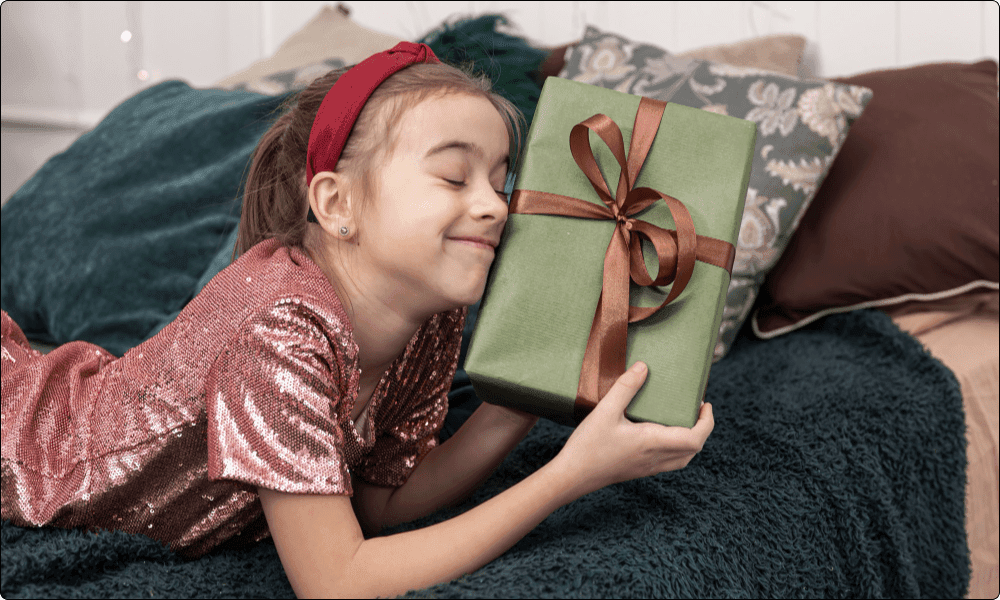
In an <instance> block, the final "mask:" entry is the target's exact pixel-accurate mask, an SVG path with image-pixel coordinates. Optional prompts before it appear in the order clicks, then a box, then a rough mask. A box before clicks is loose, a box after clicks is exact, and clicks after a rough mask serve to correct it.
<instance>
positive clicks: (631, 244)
mask: <svg viewBox="0 0 1000 600" xmlns="http://www.w3.org/2000/svg"><path fill="white" fill-rule="evenodd" d="M666 106H667V104H666V102H661V101H658V100H652V99H650V98H642V100H641V101H640V102H639V110H638V112H637V113H636V115H635V124H634V127H633V129H632V143H631V145H630V148H629V152H628V158H627V159H626V155H625V142H624V140H623V138H622V133H621V130H620V129H619V128H618V125H617V124H615V122H614V121H613V120H611V118H609V117H608V116H606V115H603V114H597V115H594V116H592V117H590V118H589V119H587V120H586V121H583V122H582V123H578V124H577V125H574V126H573V129H572V130H571V131H570V135H569V146H570V152H571V153H572V154H573V159H574V160H575V161H576V164H577V166H579V167H580V170H581V171H583V173H584V175H586V176H587V179H588V180H590V184H591V185H592V186H593V187H594V191H596V192H597V195H598V196H599V197H600V198H601V201H602V202H603V203H604V206H600V205H598V204H594V203H592V202H588V201H586V200H581V199H579V198H573V197H570V196H562V195H559V194H550V193H547V192H539V191H535V190H515V191H514V194H513V195H512V197H511V201H510V207H509V209H508V210H509V212H510V213H518V214H527V215H558V216H566V217H580V218H584V219H611V220H614V221H616V222H617V225H616V227H615V231H614V234H612V236H611V243H610V244H609V245H608V249H607V252H606V253H605V256H604V280H603V284H602V288H601V296H600V298H599V299H598V301H597V310H596V312H595V313H594V321H593V324H592V325H591V327H590V336H589V338H588V339H587V348H586V350H585V351H584V355H583V367H582V369H581V371H580V384H579V386H578V387H577V392H576V402H575V409H574V410H575V414H576V417H577V419H582V418H583V417H585V416H586V415H587V413H589V412H590V411H591V410H593V408H594V406H596V405H597V402H598V401H599V400H600V399H601V398H603V397H604V396H605V395H606V394H607V393H608V390H610V389H611V386H612V385H613V384H614V383H615V381H616V380H617V379H618V377H619V376H620V375H621V374H622V373H624V372H625V347H626V341H627V337H628V324H629V323H635V322H636V321H641V320H643V319H645V318H647V317H650V316H651V315H653V314H655V313H656V312H657V311H659V310H660V309H662V308H663V307H664V306H666V305H667V304H669V303H670V302H672V301H673V300H674V299H675V298H677V296H679V295H680V293H681V292H682V291H683V290H684V287H685V286H687V284H688V281H690V279H691V274H692V272H693V271H694V263H695V260H700V261H702V262H705V263H708V264H711V265H715V266H717V267H720V268H723V269H726V271H728V272H729V273H732V270H733V260H734V258H735V256H736V249H735V248H734V247H733V245H732V244H730V243H729V242H726V241H724V240H718V239H715V238H710V237H706V236H702V235H697V234H696V233H695V228H694V221H692V219H691V215H690V213H688V210H687V208H685V207H684V205H683V204H682V203H681V202H680V201H679V200H677V199H676V198H674V197H672V196H668V195H666V194H664V193H662V192H659V191H657V190H654V189H652V188H647V187H641V188H633V187H632V186H633V185H635V181H636V179H637V178H638V176H639V171H640V170H641V169H642V165H643V163H644V162H645V161H646V155H647V154H649V150H650V148H651V147H652V145H653V140H654V139H655V137H656V132H657V129H659V126H660V119H661V118H662V117H663V111H664V109H665V108H666ZM590 131H593V132H594V133H596V134H597V135H598V136H600V138H601V139H602V140H603V141H604V143H605V144H607V146H608V148H610V149H611V152H612V153H613V154H614V156H615V159H616V160H617V161H618V164H619V165H620V166H621V176H620V177H619V178H618V189H617V192H616V194H615V195H614V196H612V195H611V192H610V190H609V189H608V185H607V183H605V181H604V176H603V175H602V174H601V170H600V168H599V167H598V166H597V161H596V160H595V159H594V153H593V150H592V149H591V147H590ZM661 198H662V199H663V201H664V202H665V203H666V205H667V209H668V210H669V211H670V215H671V217H672V218H673V220H674V225H675V227H676V228H677V229H676V231H671V230H667V229H663V228H661V227H658V226H656V225H653V224H651V223H648V222H646V221H642V220H640V219H633V218H630V217H631V216H632V215H634V214H636V213H638V212H641V211H643V210H645V209H646V208H648V207H649V206H651V205H652V204H654V203H655V202H656V201H657V200H659V199H661ZM635 236H640V237H643V238H646V239H647V240H649V241H650V242H651V243H652V244H653V248H655V250H656V255H657V259H658V262H659V268H658V272H657V274H656V278H655V279H653V278H651V277H650V276H649V273H648V272H647V271H646V263H645V260H644V258H643V254H642V244H641V243H640V241H639V240H637V239H635ZM630 279H631V280H633V281H635V282H636V284H638V285H643V286H651V285H652V286H663V285H667V284H669V283H671V282H673V286H672V287H671V289H670V292H669V293H668V294H667V297H666V298H665V299H664V300H663V303H661V304H660V305H659V306H654V307H640V306H632V305H630V304H629V280H630Z"/></svg>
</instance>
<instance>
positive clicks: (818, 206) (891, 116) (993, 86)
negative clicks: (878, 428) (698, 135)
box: [753, 60, 1000, 337]
mask: <svg viewBox="0 0 1000 600" xmlns="http://www.w3.org/2000/svg"><path fill="white" fill-rule="evenodd" d="M841 81H843V82H844V83H846V84H850V85H858V86H865V87H868V88H871V89H872V90H874V91H875V99H874V100H872V101H871V102H870V103H869V105H868V107H867V109H866V110H865V115H864V117H862V118H861V119H860V120H859V121H858V122H857V123H856V124H855V127H854V128H853V129H852V132H851V136H850V137H849V138H848V140H847V141H846V143H845V144H844V147H843V150H842V152H841V153H840V157H839V158H838V159H837V164H836V165H834V167H833V169H832V170H831V171H830V175H829V177H827V179H826V182H825V183H824V184H823V188H822V189H821V190H820V192H819V194H817V196H816V199H815V201H814V206H813V208H811V209H810V210H809V212H808V213H806V215H805V216H804V217H803V219H802V222H801V224H800V225H799V230H798V232H797V233H796V234H795V236H794V237H793V238H792V241H791V243H790V244H789V246H788V249H787V251H786V252H785V254H784V256H783V257H782V259H781V261H780V262H779V263H778V265H777V266H776V267H775V268H774V270H773V271H772V272H771V274H770V275H769V276H768V279H767V283H766V284H765V286H764V288H763V290H762V294H761V299H760V304H759V305H758V308H757V309H756V311H755V312H754V316H753V324H754V330H755V332H757V333H758V335H761V336H762V337H774V336H777V335H780V334H782V333H785V332H788V331H791V330H793V329H796V328H798V327H801V326H802V325H804V324H806V323H809V322H810V321H813V320H815V319H817V318H819V317H821V316H823V315H826V314H830V313H832V312H842V311H848V310H853V309H855V308H861V307H871V306H887V305H893V304H900V303H903V302H908V301H933V300H939V299H941V298H945V297H949V296H955V295H959V294H963V293H966V292H969V291H971V290H976V289H992V290H996V289H998V273H1000V267H998V256H1000V244H998V238H1000V235H998V221H1000V216H998V211H997V201H998V192H997V189H998V188H997V180H998V178H1000V166H998V164H1000V152H998V147H1000V144H998V137H1000V133H998V132H1000V129H998V116H997V112H998V110H1000V106H998V101H997V63H996V62H994V61H991V60H987V61H982V62H978V63H975V64H956V63H949V64H929V65H921V66H917V67H911V68H906V69H893V70H887V71H875V72H871V73H863V74H859V75H855V76H852V77H849V78H845V79H843V80H841Z"/></svg>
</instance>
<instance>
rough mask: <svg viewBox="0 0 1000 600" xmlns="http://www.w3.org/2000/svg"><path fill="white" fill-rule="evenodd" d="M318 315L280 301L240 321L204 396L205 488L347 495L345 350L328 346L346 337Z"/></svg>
mask: <svg viewBox="0 0 1000 600" xmlns="http://www.w3.org/2000/svg"><path fill="white" fill-rule="evenodd" d="M324 310H326V309H324V308H323V307H320V306H311V305H310V304H309V303H308V302H307V301H305V300H302V299H297V298H296V299H287V300H283V301H279V302H277V303H276V304H275V305H274V306H273V307H272V308H270V309H268V310H265V311H261V312H260V313H258V314H254V315H251V316H250V317H248V319H247V320H246V321H244V323H243V325H242V326H241V327H240V328H239V330H238V332H237V334H236V335H235V337H234V339H233V341H232V342H231V343H229V344H227V345H226V347H225V348H224V350H223V351H222V353H221V354H220V355H219V357H218V359H217V360H216V362H215V364H214V365H213V366H212V368H211V370H210V372H209V376H208V382H207V388H206V393H207V396H206V402H207V408H208V475H209V477H210V478H212V479H231V480H236V481H241V482H245V483H249V484H252V485H255V486H259V487H264V488H268V489H274V490H278V491H282V492H289V493H311V494H341V495H350V494H352V493H353V490H352V488H351V479H350V474H349V471H348V465H347V462H346V460H345V456H344V439H343V431H342V429H341V428H340V426H338V422H339V421H340V416H341V415H340V414H338V413H339V412H340V410H341V408H342V406H343V403H342V402H341V401H340V399H341V398H343V397H344V394H345V393H346V389H347V388H346V382H345V378H344V376H343V375H344V373H345V372H346V371H347V367H348V365H346V364H345V361H346V357H345V355H344V354H343V353H341V352H337V350H338V349H340V348H341V347H342V346H344V345H346V344H343V343H342V342H343V341H344V340H331V339H330V338H329V336H330V335H331V333H332V331H339V332H340V334H341V335H344V336H346V335H348V334H347V333H346V332H345V331H344V329H343V327H338V326H336V323H337V322H338V321H339V318H338V317H337V315H335V314H324V313H323V311H324ZM331 322H332V323H334V327H333V328H332V329H331V327H330V326H329V324H330V323H331ZM321 323H324V324H326V326H323V325H321Z"/></svg>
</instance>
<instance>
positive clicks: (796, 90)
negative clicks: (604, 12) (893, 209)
mask: <svg viewBox="0 0 1000 600" xmlns="http://www.w3.org/2000/svg"><path fill="white" fill-rule="evenodd" d="M560 77H567V78H570V79H574V80H576V81H582V82H585V83H591V84H594V85H599V86H601V87H606V88H611V89H615V90H618V91H620V92H626V93H630V94H636V95H641V96H649V97H651V98H656V99H658V100H664V101H669V102H677V103H679V104H683V105H686V106H692V107H695V108H702V109H704V110H710V111H713V112H718V113H722V114H728V115H731V116H735V117H741V118H744V119H747V120H750V121H755V122H756V123H757V125H758V129H757V145H756V148H755V151H754V159H753V166H752V167H751V171H750V183H749V186H748V189H747V197H746V207H745V209H744V212H743V221H742V224H741V227H740V234H739V241H738V244H737V248H736V262H735V264H734V266H733V277H732V280H731V281H730V285H729V294H728V297H727V299H726V305H725V308H724V309H723V315H722V325H721V327H720V331H719V341H718V344H717V345H716V348H715V359H716V360H718V359H720V358H722V357H723V356H725V354H726V352H727V351H728V349H729V347H730V346H731V345H732V343H733V340H734V339H735V337H736V334H737V333H738V331H739V330H740V328H741V327H742V325H743V323H744V321H745V320H746V318H747V316H748V315H749V314H750V309H751V307H752V306H753V304H754V302H755V301H756V299H757V293H758V290H759V289H760V286H761V285H762V284H763V283H764V278H765V276H766V275H767V274H768V272H770V270H771V269H772V268H773V267H774V265H775V263H776V262H777V261H778V258H779V257H780V256H781V254H782V252H783V251H784V250H785V247H786V246H787V245H788V240H789V238H790V237H791V235H792V232H793V231H795V228H796V227H797V225H798V223H799V219H800V218H801V217H802V214H803V212H805V210H806V208H807V207H808V206H809V203H810V202H811V201H812V199H813V196H815V194H816V190H817V189H818V188H819V186H820V184H821V183H822V182H823V179H824V178H825V177H826V174H827V172H828V171H829V169H830V166H831V165H832V164H833V160H834V157H836V155H837V152H838V151H839V150H840V147H841V145H842V144H843V143H844V139H845V138H846V137H847V134H848V130H849V129H850V128H851V125H852V124H853V123H854V121H855V119H857V118H858V116H860V115H861V113H862V111H863V110H864V108H865V105H866V104H867V103H868V101H869V100H870V99H871V90H869V89H867V88H865V87H861V86H855V85H844V84H838V83H833V82H828V81H805V80H800V79H796V78H794V77H790V76H787V75H781V74H778V73H773V72H770V71H766V70H760V69H754V68H747V67H736V66H732V65H727V64H723V63H715V62H710V61H705V60H698V59H693V58H682V57H677V56H671V55H670V54H668V53H667V52H666V51H665V50H663V49H661V48H657V47H656V46H652V45H649V44H642V43H636V42H632V41H629V40H628V39H626V38H623V37H621V36H618V35H613V34H606V33H603V32H601V31H599V30H597V29H595V28H593V27H588V28H587V32H586V34H585V36H584V38H583V40H582V41H581V42H580V43H579V44H577V45H576V46H574V47H572V48H571V49H570V51H569V53H568V56H567V60H566V66H565V68H564V69H563V71H562V73H560ZM679 200H681V201H682V202H683V201H684V199H683V198H680V199H679Z"/></svg>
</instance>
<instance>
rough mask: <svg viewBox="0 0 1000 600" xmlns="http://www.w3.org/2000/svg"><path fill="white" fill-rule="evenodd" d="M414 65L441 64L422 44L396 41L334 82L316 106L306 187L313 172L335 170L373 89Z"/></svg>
mask: <svg viewBox="0 0 1000 600" xmlns="http://www.w3.org/2000/svg"><path fill="white" fill-rule="evenodd" d="M418 62H420V63H422V62H430V63H436V62H441V61H440V60H438V57H437V56H435V55H434V51H433V50H431V49H430V47H429V46H427V45H426V44H414V43H412V42H400V43H398V44H396V46H395V47H393V48H391V49H389V50H386V51H384V52H379V53H378V54H373V55H371V56H369V57H368V58H366V59H364V60H363V61H361V62H360V63H358V64H357V65H355V66H354V67H352V68H351V69H350V70H349V71H347V72H346V73H344V74H343V75H341V76H340V78H339V79H337V82H336V83H334V84H333V87H332V88H330V91H329V92H327V94H326V97H325V98H323V102H322V103H321V104H320V105H319V110H318V111H317V112H316V119H315V120H314V121H313V125H312V130H311V131H310V132H309V149H308V151H307V154H306V185H308V184H310V183H312V179H313V176H314V175H315V174H316V173H319V172H321V171H332V170H334V168H336V166H337V161H339V160H340V153H341V152H343V150H344V144H346V143H347V137H348V136H349V135H350V134H351V129H353V128H354V122H355V121H357V120H358V115H359V114H361V109H362V108H364V106H365V103H366V102H368V98H369V97H370V96H371V95H372V92H374V91H375V88H377V87H378V86H380V85H382V82H383V81H385V80H386V79H388V78H389V76H390V75H392V74H393V73H395V72H396V71H400V70H402V69H405V68H406V67H408V66H410V65H412V64H413V63H418Z"/></svg>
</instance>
